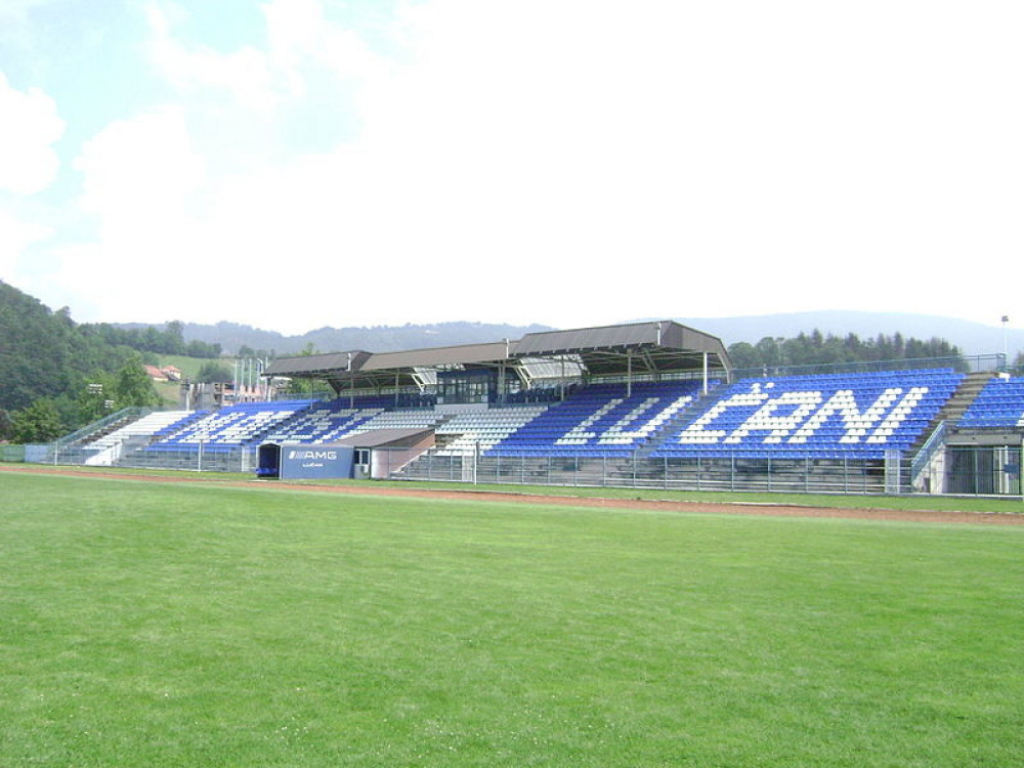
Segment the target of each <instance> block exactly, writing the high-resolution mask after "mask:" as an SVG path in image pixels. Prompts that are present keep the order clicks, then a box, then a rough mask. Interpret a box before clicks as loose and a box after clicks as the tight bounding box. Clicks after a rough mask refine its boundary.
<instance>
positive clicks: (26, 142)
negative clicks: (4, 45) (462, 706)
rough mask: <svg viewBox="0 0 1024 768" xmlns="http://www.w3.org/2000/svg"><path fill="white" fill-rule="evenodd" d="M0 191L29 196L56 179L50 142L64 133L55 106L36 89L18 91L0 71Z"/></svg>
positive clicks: (56, 159) (54, 156)
mask: <svg viewBox="0 0 1024 768" xmlns="http://www.w3.org/2000/svg"><path fill="white" fill-rule="evenodd" d="M0 115H3V118H2V119H0V190H7V191H9V192H14V193H16V194H19V195H32V194H35V193H37V192H41V191H42V190H44V189H46V188H47V187H48V186H49V185H50V184H51V183H52V182H53V180H54V179H55V178H56V176H57V171H58V168H59V166H60V161H59V160H58V158H57V153H56V152H55V151H54V150H53V147H52V145H53V144H54V143H55V142H56V141H57V140H58V139H59V138H60V137H61V135H62V134H63V133H64V121H63V120H61V119H60V117H59V116H58V115H57V105H56V103H55V102H54V101H53V99H51V98H50V97H49V96H47V95H46V94H45V93H44V92H43V91H41V90H40V89H38V88H29V89H28V90H27V91H19V90H17V89H16V88H13V87H12V86H11V85H10V84H9V83H8V81H7V77H6V76H5V75H4V73H3V72H0Z"/></svg>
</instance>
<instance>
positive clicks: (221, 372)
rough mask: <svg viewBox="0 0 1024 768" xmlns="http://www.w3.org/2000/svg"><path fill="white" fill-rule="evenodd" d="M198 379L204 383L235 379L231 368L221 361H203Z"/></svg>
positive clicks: (218, 382)
mask: <svg viewBox="0 0 1024 768" xmlns="http://www.w3.org/2000/svg"><path fill="white" fill-rule="evenodd" d="M196 381H198V382H200V383H202V384H227V383H228V382H231V381H234V374H233V373H232V372H231V370H230V369H229V368H227V367H226V366H224V365H221V364H220V363H215V362H212V361H211V362H209V363H203V367H202V368H200V369H199V373H198V374H197V375H196Z"/></svg>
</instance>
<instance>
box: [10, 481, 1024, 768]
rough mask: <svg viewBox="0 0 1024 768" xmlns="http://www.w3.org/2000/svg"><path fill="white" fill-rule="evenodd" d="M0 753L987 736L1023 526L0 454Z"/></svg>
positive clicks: (287, 756)
mask: <svg viewBox="0 0 1024 768" xmlns="http://www.w3.org/2000/svg"><path fill="white" fill-rule="evenodd" d="M0 525H2V529H0V530H2V534H0V766H3V767H4V768H7V767H8V766H37V765H44V766H204V767H205V766H305V765H322V766H335V765H353V766H470V765H472V766H530V765H543V766H563V765H564V766H602V767H603V766H766V765H784V766H857V767H858V768H861V767H863V766H929V767H932V766H981V765H984V766H1002V765H1006V766H1011V765H1018V764H1020V761H1021V755H1024V706H1022V702H1024V600H1022V598H1024V557H1022V555H1024V528H1022V527H1020V526H1012V527H1011V526H983V525H932V524H922V523H896V522H887V523H881V522H865V521H850V520H835V519H792V518H768V517H753V516H751V517H746V516H741V515H688V514H676V513H667V512H665V513H651V512H632V511H614V510H596V509H588V508H577V507H563V506H534V505H522V506H520V505H516V504H512V503H500V504H499V503H492V504H487V503H482V502H480V501H479V500H477V501H474V500H473V499H471V498H470V499H467V500H465V501H454V502H452V501H448V502H440V501H434V500H424V499H395V498H386V497H363V496H351V495H341V494H328V493H323V492H310V491H306V490H302V489H295V488H286V487H281V486H277V487H273V486H271V487H268V486H265V485H262V486H257V485H255V484H254V487H252V488H235V487H225V486H221V485H218V484H216V483H196V484H180V483H178V484H176V483H173V482H162V483H143V482H139V481H137V480H128V479H125V480H109V479H81V478H65V477H46V476H30V475H21V474H14V473H5V474H3V475H0Z"/></svg>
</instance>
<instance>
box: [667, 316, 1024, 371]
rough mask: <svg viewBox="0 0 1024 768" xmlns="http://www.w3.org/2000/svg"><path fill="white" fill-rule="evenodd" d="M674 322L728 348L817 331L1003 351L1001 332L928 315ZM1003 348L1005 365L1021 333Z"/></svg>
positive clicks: (973, 351)
mask: <svg viewBox="0 0 1024 768" xmlns="http://www.w3.org/2000/svg"><path fill="white" fill-rule="evenodd" d="M676 320H677V322H680V323H682V324H683V325H688V326H690V327H691V328H694V329H696V330H698V331H704V332H705V333H710V334H712V335H714V336H718V337H719V338H720V339H721V340H722V342H723V343H724V344H725V345H726V346H729V345H730V344H736V343H739V342H741V341H745V342H747V343H748V344H756V343H757V342H759V341H760V340H761V339H763V338H765V337H766V336H768V337H772V338H780V337H781V338H786V339H789V338H794V337H796V336H799V335H800V333H801V332H803V333H811V332H812V331H814V330H815V329H818V330H819V331H821V332H822V333H823V334H825V335H826V336H827V335H829V334H832V335H834V336H846V335H848V334H851V333H853V334H856V335H857V336H859V337H860V338H861V339H868V338H874V337H877V336H878V335H879V334H884V335H886V336H892V335H893V334H895V333H897V332H899V333H900V334H902V335H903V336H904V337H905V338H916V339H922V340H928V339H932V338H939V339H945V340H946V341H948V342H950V343H951V344H955V345H956V346H957V347H959V348H960V351H961V352H962V353H963V354H964V355H966V356H973V355H987V354H997V353H1001V352H1002V351H1003V329H1002V328H1001V327H999V326H990V325H984V324H982V323H974V322H970V321H968V320H957V319H956V318H951V317H939V316H934V315H912V314H902V313H898V312H848V311H839V310H835V311H822V312H790V313H785V314H777V315H757V316H751V317H703V318H702V317H696V318H693V317H691V318H676ZM1006 345H1007V348H1008V350H1009V356H1010V360H1011V361H1012V360H1013V358H1014V357H1015V356H1016V353H1017V352H1018V351H1019V350H1021V349H1024V331H1022V330H1017V329H1007V331H1006Z"/></svg>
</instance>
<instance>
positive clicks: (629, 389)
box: [626, 349, 633, 398]
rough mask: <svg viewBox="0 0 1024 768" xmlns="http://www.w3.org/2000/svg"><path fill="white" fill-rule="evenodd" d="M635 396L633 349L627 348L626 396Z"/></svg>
mask: <svg viewBox="0 0 1024 768" xmlns="http://www.w3.org/2000/svg"><path fill="white" fill-rule="evenodd" d="M632 396H633V350H632V349H627V350H626V397H627V398H630V397H632Z"/></svg>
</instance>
